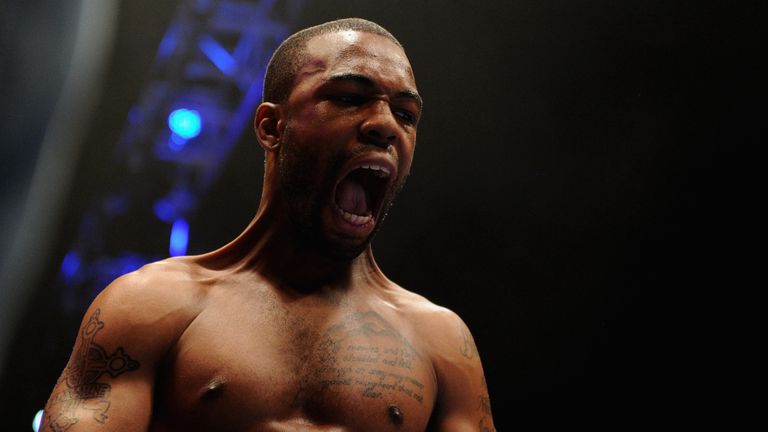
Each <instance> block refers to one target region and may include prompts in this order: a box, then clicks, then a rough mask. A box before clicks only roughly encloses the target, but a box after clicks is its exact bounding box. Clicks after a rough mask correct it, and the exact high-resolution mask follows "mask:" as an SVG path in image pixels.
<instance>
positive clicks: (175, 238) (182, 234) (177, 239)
mask: <svg viewBox="0 0 768 432" xmlns="http://www.w3.org/2000/svg"><path fill="white" fill-rule="evenodd" d="M188 244H189V224H188V223H187V221H185V220H184V219H176V220H175V221H173V226H172V227H171V245H170V247H169V248H168V251H169V252H170V254H171V256H179V255H184V254H186V253H187V245H188Z"/></svg>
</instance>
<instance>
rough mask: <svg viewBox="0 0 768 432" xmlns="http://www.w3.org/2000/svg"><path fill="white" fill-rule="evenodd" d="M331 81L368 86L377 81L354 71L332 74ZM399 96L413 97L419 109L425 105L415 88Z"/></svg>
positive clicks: (398, 94) (398, 93)
mask: <svg viewBox="0 0 768 432" xmlns="http://www.w3.org/2000/svg"><path fill="white" fill-rule="evenodd" d="M328 81H329V82H344V81H347V82H348V81H351V82H355V83H358V84H362V85H364V86H366V87H375V86H376V83H375V82H374V81H373V80H372V79H370V78H369V77H367V76H365V75H360V74H354V73H344V74H337V75H332V76H330V77H329V78H328ZM395 97H397V98H405V99H412V100H414V101H415V102H416V103H417V104H418V105H419V109H420V110H421V107H422V106H423V105H424V101H423V100H422V99H421V96H419V94H418V93H416V92H415V91H413V90H403V91H399V92H397V94H396V95H395Z"/></svg>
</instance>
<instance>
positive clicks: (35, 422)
mask: <svg viewBox="0 0 768 432" xmlns="http://www.w3.org/2000/svg"><path fill="white" fill-rule="evenodd" d="M42 421H43V410H40V411H38V412H37V414H35V419H34V420H32V430H33V431H35V432H37V431H39V430H40V422H42Z"/></svg>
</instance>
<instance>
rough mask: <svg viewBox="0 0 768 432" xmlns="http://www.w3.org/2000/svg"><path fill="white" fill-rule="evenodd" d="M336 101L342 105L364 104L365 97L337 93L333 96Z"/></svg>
mask: <svg viewBox="0 0 768 432" xmlns="http://www.w3.org/2000/svg"><path fill="white" fill-rule="evenodd" d="M332 99H333V100H334V101H335V102H336V103H339V104H342V105H362V104H363V97H362V96H359V95H337V96H334V97H333V98H332Z"/></svg>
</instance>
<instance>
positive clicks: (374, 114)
mask: <svg viewBox="0 0 768 432" xmlns="http://www.w3.org/2000/svg"><path fill="white" fill-rule="evenodd" d="M398 127H399V125H398V124H397V120H396V119H395V116H394V114H393V113H392V110H391V109H390V107H389V104H387V103H386V102H384V101H379V102H378V103H375V104H373V106H372V107H371V109H370V111H369V114H368V116H367V117H366V119H365V121H364V122H363V124H362V125H361V127H360V133H361V134H362V138H363V140H364V141H365V142H367V143H370V144H373V145H376V146H378V147H381V148H387V147H389V146H390V145H392V144H394V143H395V140H396V139H397V128H398Z"/></svg>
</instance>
